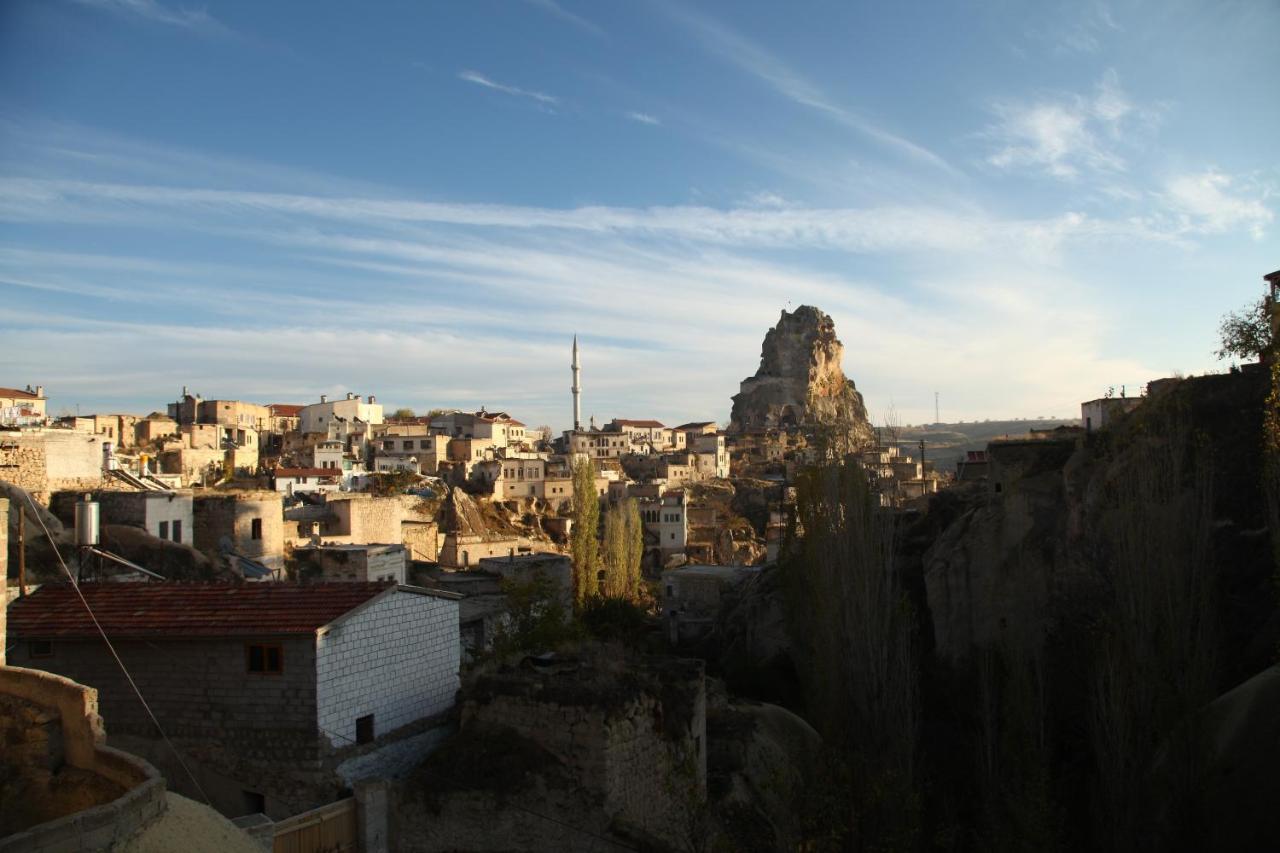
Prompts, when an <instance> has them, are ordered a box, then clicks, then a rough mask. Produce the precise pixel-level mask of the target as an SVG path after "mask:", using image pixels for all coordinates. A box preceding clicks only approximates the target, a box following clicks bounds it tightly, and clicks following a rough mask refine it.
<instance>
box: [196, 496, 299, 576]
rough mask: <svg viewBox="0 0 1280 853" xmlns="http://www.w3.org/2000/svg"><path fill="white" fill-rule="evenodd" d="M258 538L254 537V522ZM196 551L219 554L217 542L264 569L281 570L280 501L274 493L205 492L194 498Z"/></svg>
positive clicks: (282, 552)
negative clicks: (224, 540)
mask: <svg viewBox="0 0 1280 853" xmlns="http://www.w3.org/2000/svg"><path fill="white" fill-rule="evenodd" d="M255 520H258V521H260V522H261V525H260V528H259V529H260V530H261V538H256V539H255V538H254V536H253V529H254V521H255ZM194 527H195V537H194V541H193V545H194V547H195V549H196V550H197V551H204V552H206V553H215V554H216V553H219V552H220V548H221V540H222V538H223V537H226V538H227V539H228V540H230V542H231V544H232V546H233V547H234V548H235V550H236V552H237V553H239V554H241V555H242V556H245V557H248V558H249V559H251V560H257V561H258V562H261V563H262V564H264V565H266V566H267V567H268V568H272V569H282V568H284V499H283V497H282V496H281V495H279V494H277V493H275V492H205V493H202V494H197V495H196V497H195V525H194Z"/></svg>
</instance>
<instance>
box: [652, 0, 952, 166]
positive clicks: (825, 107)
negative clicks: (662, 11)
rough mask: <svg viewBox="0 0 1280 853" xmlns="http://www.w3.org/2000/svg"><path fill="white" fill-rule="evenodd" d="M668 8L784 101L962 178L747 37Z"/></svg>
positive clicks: (713, 46)
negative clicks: (823, 116)
mask: <svg viewBox="0 0 1280 853" xmlns="http://www.w3.org/2000/svg"><path fill="white" fill-rule="evenodd" d="M666 8H667V11H668V13H669V14H670V15H671V16H672V17H673V18H674V19H676V20H677V21H679V22H681V23H682V24H683V25H684V26H685V27H687V28H688V29H689V30H691V31H692V32H694V33H695V34H697V35H698V36H699V37H700V38H701V39H702V41H703V43H704V44H706V45H707V46H708V47H709V48H710V49H711V50H712V51H714V52H715V53H716V54H718V55H719V56H720V57H722V58H723V59H725V60H726V61H728V62H730V63H732V64H734V65H736V66H737V67H738V68H740V69H742V70H743V71H746V72H747V73H749V74H751V75H753V76H754V77H756V78H758V79H760V80H762V81H764V82H765V83H767V84H768V85H769V86H770V87H772V88H773V89H774V91H776V92H778V94H780V95H782V96H783V97H785V98H787V99H789V100H791V101H793V102H795V103H797V104H800V105H801V106H804V107H808V108H810V109H813V110H816V111H818V112H819V113H822V114H823V115H825V116H826V117H827V118H829V119H831V120H832V121H835V122H836V123H837V124H840V125H843V126H844V127H847V128H849V129H851V130H854V131H856V132H858V133H859V134H862V135H863V136H865V137H867V138H869V139H871V140H874V141H875V142H877V143H879V144H880V145H882V146H885V147H886V148H889V149H891V150H893V151H896V152H897V153H898V154H901V155H905V156H907V157H909V158H911V159H913V160H916V161H918V162H921V163H926V164H928V165H930V166H933V167H935V168H938V169H941V170H943V171H946V172H949V173H951V174H959V172H958V170H956V169H955V168H954V167H953V166H952V165H951V164H949V163H948V162H947V161H945V160H944V159H942V158H941V157H939V156H938V155H937V154H935V153H933V152H932V151H930V150H929V149H927V148H925V147H924V146H922V145H919V144H917V143H915V142H912V141H911V140H909V139H907V138H905V137H903V136H900V135H898V134H896V133H893V132H892V131H889V130H887V129H885V128H883V127H880V126H879V125H877V124H875V123H874V122H872V121H870V120H869V119H867V118H865V117H863V116H861V115H859V114H857V113H856V112H854V111H853V110H850V109H847V108H846V107H843V106H841V105H839V104H838V103H836V101H835V99H833V98H831V97H830V96H829V95H828V94H827V93H825V92H824V91H822V90H821V89H820V88H819V87H818V86H817V85H815V84H814V83H812V82H810V81H809V80H808V79H806V78H805V77H804V76H803V75H802V74H800V73H799V72H798V71H796V70H794V69H793V68H791V67H790V66H789V65H787V64H786V63H785V62H783V61H782V60H781V59H780V58H778V57H777V56H774V55H773V54H772V53H770V52H769V51H767V50H766V49H765V48H763V47H761V46H760V45H758V44H756V43H755V42H754V41H752V40H750V39H748V38H747V37H746V36H743V35H741V34H740V33H737V32H735V31H734V30H731V29H729V28H728V27H726V26H725V25H724V24H721V23H720V22H718V21H715V20H713V19H711V18H709V17H706V16H704V15H699V14H697V13H695V12H692V11H689V10H688V9H686V8H683V7H679V8H677V7H674V6H670V7H666Z"/></svg>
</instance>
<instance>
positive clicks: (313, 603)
mask: <svg viewBox="0 0 1280 853" xmlns="http://www.w3.org/2000/svg"><path fill="white" fill-rule="evenodd" d="M393 586H394V584H390V583H317V584H306V585H299V584H291V583H270V582H263V583H250V584H241V585H237V584H219V583H181V582H177V581H168V582H162V583H110V582H104V583H86V584H82V585H81V586H80V590H81V592H83V593H84V597H85V600H87V601H88V602H89V606H90V607H91V608H92V609H93V612H94V614H95V615H96V616H97V617H98V622H99V623H101V625H102V628H103V630H104V631H106V632H107V636H108V637H111V638H112V639H114V638H116V637H230V636H236V637H241V636H248V635H263V634H270V635H274V634H309V633H311V632H313V631H315V630H316V629H317V628H320V627H322V626H324V625H327V624H329V623H330V622H332V621H334V620H335V619H337V618H338V617H339V616H342V615H343V614H344V613H347V612H348V611H350V610H353V609H354V608H356V607H358V606H359V605H361V604H364V603H365V602H366V601H369V600H370V599H372V598H374V597H375V596H377V595H379V594H380V593H383V592H385V591H386V590H388V589H391V588H393ZM9 632H10V634H12V635H15V636H18V637H38V638H45V637H84V638H90V637H97V636H98V630H97V628H95V627H94V625H93V620H92V619H90V618H89V614H88V613H87V612H86V611H85V609H84V605H83V604H81V603H80V598H79V596H77V595H76V592H75V590H74V589H73V588H72V587H71V585H70V584H44V585H43V586H41V587H40V588H39V589H38V590H36V591H35V592H34V593H32V594H31V595H28V596H25V597H23V598H19V599H17V600H16V601H14V602H13V604H11V605H9Z"/></svg>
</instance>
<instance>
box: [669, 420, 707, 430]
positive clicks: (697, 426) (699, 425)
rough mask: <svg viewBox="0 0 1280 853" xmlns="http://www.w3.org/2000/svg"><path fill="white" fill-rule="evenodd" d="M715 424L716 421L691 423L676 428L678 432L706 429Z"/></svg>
mask: <svg viewBox="0 0 1280 853" xmlns="http://www.w3.org/2000/svg"><path fill="white" fill-rule="evenodd" d="M714 423H715V421H691V422H689V423H687V424H680V426H678V427H676V429H677V430H686V429H704V428H706V427H709V426H711V425H712V424H714Z"/></svg>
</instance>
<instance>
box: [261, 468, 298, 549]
mask: <svg viewBox="0 0 1280 853" xmlns="http://www.w3.org/2000/svg"><path fill="white" fill-rule="evenodd" d="M303 482H304V483H305V482H306V480H305V479H303ZM249 535H250V536H251V537H253V538H254V539H261V538H262V519H260V518H255V519H254V520H253V523H252V524H251V525H250V528H249Z"/></svg>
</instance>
